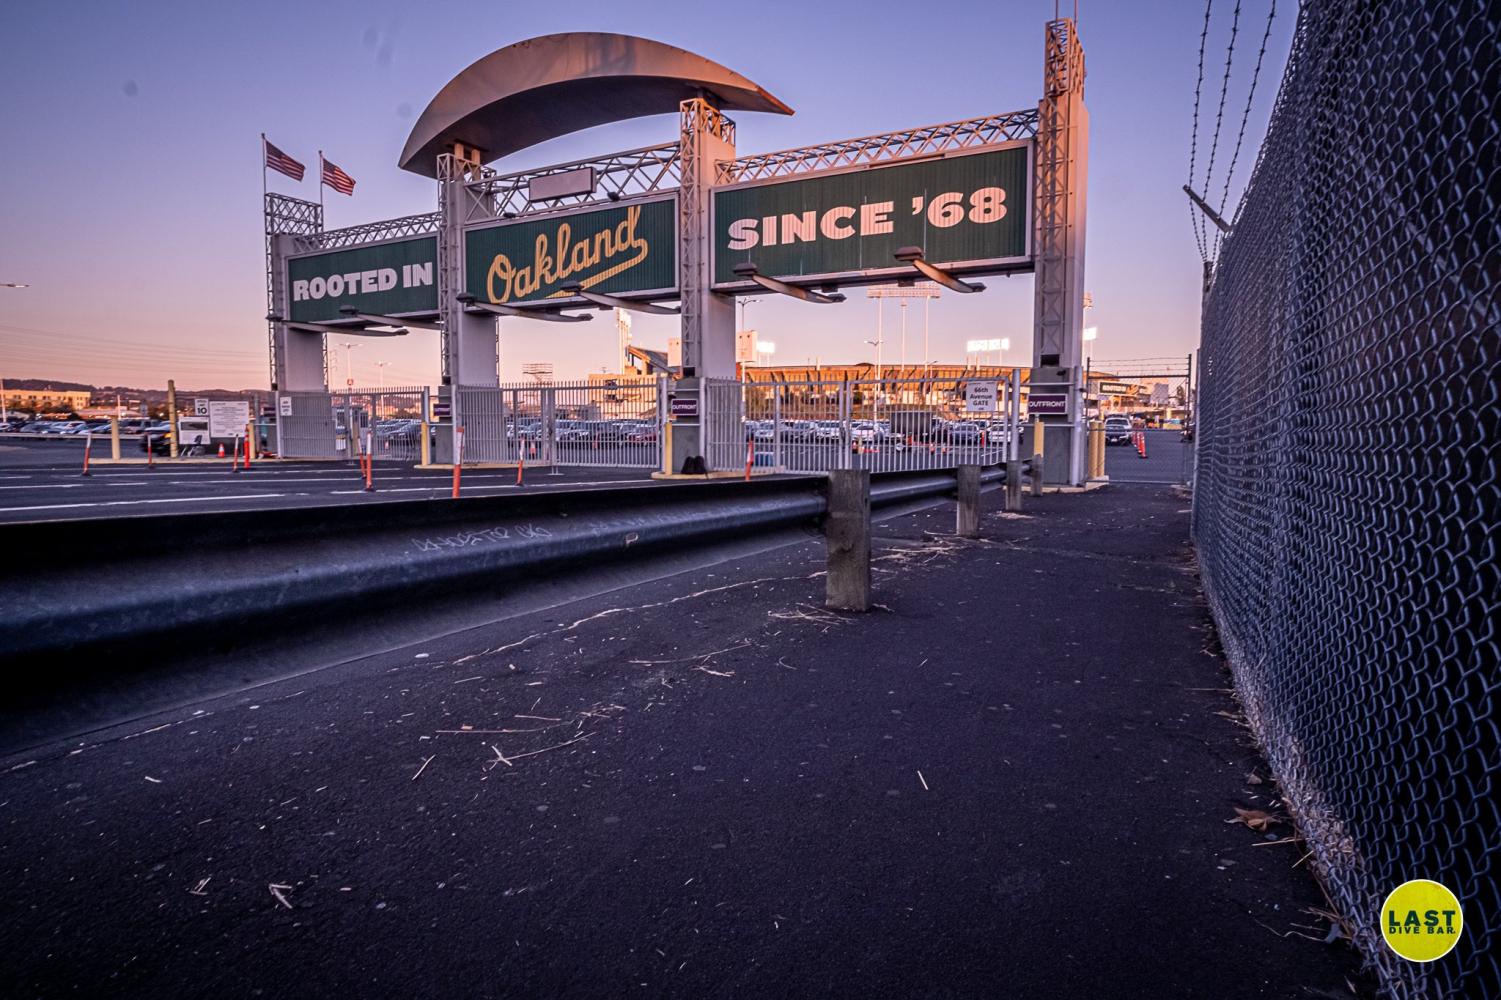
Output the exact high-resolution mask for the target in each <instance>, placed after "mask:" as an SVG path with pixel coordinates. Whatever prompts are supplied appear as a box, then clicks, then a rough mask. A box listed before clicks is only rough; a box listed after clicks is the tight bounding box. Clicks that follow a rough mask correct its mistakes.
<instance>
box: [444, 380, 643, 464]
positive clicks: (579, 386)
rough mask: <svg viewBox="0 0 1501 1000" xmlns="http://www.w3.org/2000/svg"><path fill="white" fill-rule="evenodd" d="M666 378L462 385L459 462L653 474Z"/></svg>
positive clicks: (460, 392) (460, 396) (460, 393)
mask: <svg viewBox="0 0 1501 1000" xmlns="http://www.w3.org/2000/svg"><path fill="white" fill-rule="evenodd" d="M665 383H666V380H665V379H664V378H640V379H634V378H633V379H617V378H611V379H604V380H599V381H591V382H571V383H564V384H561V385H541V384H538V383H534V382H533V383H523V384H511V385H502V386H498V387H489V386H486V387H479V386H462V387H460V389H459V422H460V424H461V425H462V426H463V428H464V439H463V440H464V444H463V461H464V463H465V464H469V463H474V462H496V463H504V464H510V463H514V462H517V461H524V462H526V463H528V464H531V463H536V464H539V465H550V466H564V465H569V466H595V467H605V468H628V469H658V468H661V465H662V426H663V423H664V421H665V420H666V407H667V392H666V385H665Z"/></svg>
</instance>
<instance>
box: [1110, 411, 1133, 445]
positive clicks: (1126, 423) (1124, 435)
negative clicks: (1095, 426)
mask: <svg viewBox="0 0 1501 1000" xmlns="http://www.w3.org/2000/svg"><path fill="white" fill-rule="evenodd" d="M1105 443H1106V444H1107V445H1112V444H1130V443H1131V418H1130V417H1126V416H1119V415H1113V416H1109V417H1106V418H1105Z"/></svg>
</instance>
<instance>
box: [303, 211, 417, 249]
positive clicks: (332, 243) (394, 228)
mask: <svg viewBox="0 0 1501 1000" xmlns="http://www.w3.org/2000/svg"><path fill="white" fill-rule="evenodd" d="M442 224H443V213H441V212H426V213H424V214H422V215H403V216H402V217H401V218H399V219H386V220H384V221H382V222H366V223H362V224H361V225H358V226H349V227H348V228H346V229H328V230H318V231H315V232H311V233H300V234H297V240H296V242H297V246H298V249H300V250H338V249H342V248H343V247H352V246H363V245H364V244H366V243H378V242H380V241H381V240H397V239H401V238H402V237H405V236H426V235H427V234H428V233H436V232H437V231H438V230H439V228H440V227H441V226H442Z"/></svg>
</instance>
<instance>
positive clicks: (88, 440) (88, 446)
mask: <svg viewBox="0 0 1501 1000" xmlns="http://www.w3.org/2000/svg"><path fill="white" fill-rule="evenodd" d="M93 450H94V435H92V434H85V435H84V436H83V474H84V475H85V476H87V475H88V474H89V452H91V451H93Z"/></svg>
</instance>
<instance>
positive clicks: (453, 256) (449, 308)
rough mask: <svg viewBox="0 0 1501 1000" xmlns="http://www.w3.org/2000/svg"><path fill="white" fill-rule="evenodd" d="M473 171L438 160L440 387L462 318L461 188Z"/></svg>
mask: <svg viewBox="0 0 1501 1000" xmlns="http://www.w3.org/2000/svg"><path fill="white" fill-rule="evenodd" d="M476 170H479V171H483V170H484V168H483V167H478V166H476V165H475V164H473V163H471V162H469V161H468V160H461V159H459V158H458V157H457V156H454V155H453V154H452V153H444V154H443V155H441V156H439V157H438V218H439V225H438V326H439V334H438V335H439V338H440V341H441V343H440V346H439V355H440V356H441V357H442V359H443V365H442V372H441V375H442V381H443V384H444V385H449V384H450V383H451V382H452V380H453V364H452V362H453V347H454V344H455V343H456V342H457V341H456V339H455V338H457V337H458V335H459V323H460V321H461V320H462V319H463V315H462V310H463V306H462V305H461V304H460V302H459V300H458V298H457V296H458V293H459V290H460V289H462V288H463V287H464V276H463V274H462V273H461V272H462V269H463V261H464V220H463V215H464V211H463V205H464V202H465V201H466V200H467V199H466V198H465V196H464V189H465V185H466V184H467V183H468V181H469V178H470V177H471V175H472V174H473V173H474V172H475V171H476Z"/></svg>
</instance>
